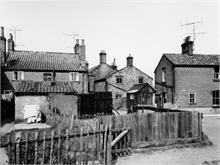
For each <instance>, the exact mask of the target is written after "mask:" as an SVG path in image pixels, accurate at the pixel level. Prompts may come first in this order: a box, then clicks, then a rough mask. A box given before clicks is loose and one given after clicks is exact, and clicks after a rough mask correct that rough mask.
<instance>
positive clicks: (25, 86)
mask: <svg viewBox="0 0 220 165" xmlns="http://www.w3.org/2000/svg"><path fill="white" fill-rule="evenodd" d="M17 83H18V84H17V85H15V86H16V87H15V93H16V94H45V93H70V94H74V93H75V94H76V93H77V91H76V90H75V88H74V86H73V83H74V82H59V81H55V82H52V84H51V85H48V84H46V82H43V81H40V82H34V81H19V82H17Z"/></svg>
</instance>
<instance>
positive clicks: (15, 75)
mask: <svg viewBox="0 0 220 165" xmlns="http://www.w3.org/2000/svg"><path fill="white" fill-rule="evenodd" d="M13 80H24V72H23V71H14V72H13Z"/></svg>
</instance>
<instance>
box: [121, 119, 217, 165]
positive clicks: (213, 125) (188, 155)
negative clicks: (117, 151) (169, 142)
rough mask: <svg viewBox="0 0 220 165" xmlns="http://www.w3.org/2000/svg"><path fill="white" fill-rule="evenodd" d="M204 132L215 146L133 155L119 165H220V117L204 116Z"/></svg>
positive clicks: (124, 158)
mask: <svg viewBox="0 0 220 165" xmlns="http://www.w3.org/2000/svg"><path fill="white" fill-rule="evenodd" d="M203 132H204V133H205V134H206V135H208V137H209V139H210V140H211V141H212V143H213V145H211V146H205V147H204V146H203V147H183V148H179V147H178V148H177V147H174V148H171V149H165V150H164V149H163V150H159V151H154V152H149V151H148V152H142V153H133V154H132V155H131V156H128V157H123V158H119V160H118V161H117V165H124V164H126V165H134V164H135V165H146V164H149V165H166V164H167V165H208V164H209V165H210V164H212V165H214V164H215V165H216V164H220V116H219V115H204V118H203Z"/></svg>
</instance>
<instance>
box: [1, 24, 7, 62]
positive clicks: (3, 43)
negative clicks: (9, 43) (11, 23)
mask: <svg viewBox="0 0 220 165" xmlns="http://www.w3.org/2000/svg"><path fill="white" fill-rule="evenodd" d="M0 30H1V32H0V35H1V36H0V55H1V63H3V64H5V63H6V39H5V36H4V27H0Z"/></svg>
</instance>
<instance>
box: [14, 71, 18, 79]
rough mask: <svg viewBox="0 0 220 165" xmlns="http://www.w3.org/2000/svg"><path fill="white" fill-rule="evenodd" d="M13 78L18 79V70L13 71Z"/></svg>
mask: <svg viewBox="0 0 220 165" xmlns="http://www.w3.org/2000/svg"><path fill="white" fill-rule="evenodd" d="M13 80H18V72H17V71H14V72H13Z"/></svg>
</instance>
